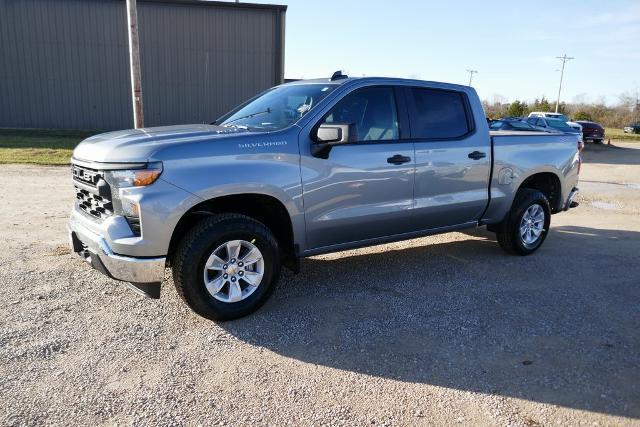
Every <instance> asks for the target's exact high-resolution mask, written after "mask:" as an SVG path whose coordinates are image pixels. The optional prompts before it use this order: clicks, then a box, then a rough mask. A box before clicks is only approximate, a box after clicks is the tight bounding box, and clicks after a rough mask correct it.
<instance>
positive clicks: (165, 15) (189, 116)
mask: <svg viewBox="0 0 640 427" xmlns="http://www.w3.org/2000/svg"><path fill="white" fill-rule="evenodd" d="M286 9H287V8H286V6H279V5H263V4H249V3H230V2H218V1H202V0H138V25H139V34H140V57H141V58H140V60H141V68H142V89H143V99H144V113H145V125H146V126H158V125H166V124H180V123H203V122H211V121H213V120H214V119H215V118H217V117H218V116H220V115H221V114H223V113H224V112H226V111H228V110H229V109H230V108H232V107H233V106H235V105H237V104H238V103H239V102H241V101H243V100H245V99H248V98H250V97H251V96H253V95H255V94H256V93H257V92H259V91H262V90H264V89H266V88H268V87H271V86H274V85H276V84H279V83H281V82H282V81H283V70H284V31H285V30H284V28H285V13H286ZM130 87H131V82H130V76H129V56H128V39H127V13H126V4H125V1H124V0H0V127H17V128H51V129H88V130H111V129H125V128H130V127H132V126H133V118H132V106H131V98H130V96H131V95H130Z"/></svg>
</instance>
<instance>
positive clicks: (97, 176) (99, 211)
mask: <svg viewBox="0 0 640 427" xmlns="http://www.w3.org/2000/svg"><path fill="white" fill-rule="evenodd" d="M71 169H72V172H73V180H74V182H75V183H76V185H75V189H76V199H77V206H78V209H80V210H81V211H83V212H85V213H87V214H88V215H90V216H92V217H93V218H96V219H104V218H107V217H109V216H111V215H113V203H112V202H111V189H110V188H109V185H108V184H107V183H106V182H105V180H104V179H102V178H103V177H102V172H101V171H98V170H95V169H89V168H84V167H82V166H78V165H72V167H71Z"/></svg>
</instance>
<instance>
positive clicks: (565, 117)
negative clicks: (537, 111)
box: [546, 113, 569, 122]
mask: <svg viewBox="0 0 640 427" xmlns="http://www.w3.org/2000/svg"><path fill="white" fill-rule="evenodd" d="M546 116H547V117H549V118H550V119H558V120H562V121H563V122H568V121H569V117H567V116H565V115H564V114H548V113H547V114H546Z"/></svg>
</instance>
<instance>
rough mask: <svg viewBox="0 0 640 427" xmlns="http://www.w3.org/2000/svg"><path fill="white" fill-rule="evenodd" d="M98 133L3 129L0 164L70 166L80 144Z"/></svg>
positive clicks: (1, 130) (1, 132)
mask: <svg viewBox="0 0 640 427" xmlns="http://www.w3.org/2000/svg"><path fill="white" fill-rule="evenodd" d="M95 133H96V132H86V131H66V130H46V129H0V163H30V164H36V165H67V164H69V159H70V158H71V153H72V152H73V149H74V147H75V146H76V145H78V143H79V142H80V141H82V140H83V139H85V138H88V137H89V136H91V135H93V134H95Z"/></svg>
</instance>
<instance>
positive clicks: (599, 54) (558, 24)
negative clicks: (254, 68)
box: [255, 0, 640, 104]
mask: <svg viewBox="0 0 640 427" xmlns="http://www.w3.org/2000/svg"><path fill="white" fill-rule="evenodd" d="M255 1H256V2H261V3H277V4H286V5H288V7H289V8H288V10H287V18H286V45H285V77H286V78H314V77H324V76H330V75H331V74H332V73H333V72H334V71H336V70H339V69H340V70H344V71H346V72H347V73H348V74H349V75H351V76H363V75H366V76H395V77H408V78H418V79H422V80H435V81H444V82H450V83H463V84H468V82H469V73H467V71H466V70H467V69H473V70H477V71H478V73H477V74H475V75H474V76H473V86H474V87H475V89H476V90H477V91H478V93H479V95H480V97H481V98H482V99H486V100H488V101H493V100H495V99H498V100H502V101H504V102H510V101H513V100H514V99H520V100H527V101H532V100H533V99H535V98H539V97H542V96H546V97H547V98H548V99H549V100H552V101H555V99H556V97H557V91H558V84H559V80H560V71H559V69H560V67H561V61H560V60H558V59H556V56H562V55H563V54H565V53H566V54H567V55H568V56H573V57H575V59H574V60H571V61H569V62H567V65H566V68H565V74H564V82H563V89H562V96H561V100H563V101H566V102H576V101H583V102H595V101H605V102H607V103H608V104H614V103H616V102H617V101H618V96H619V94H620V93H622V92H628V93H630V94H632V95H634V96H635V93H636V91H640V1H638V0H628V1H626V0H606V1H605V0H598V1H594V0H586V1H577V0H576V1H569V0H556V1H547V0H541V1H535V2H532V1H529V2H525V1H456V0H445V1H442V0H440V1H437V2H436V1H426V0H425V1H419V0H395V1H381V0H370V1H356V0H340V1H338V0H322V1H315V0H281V1H278V0H255Z"/></svg>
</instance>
